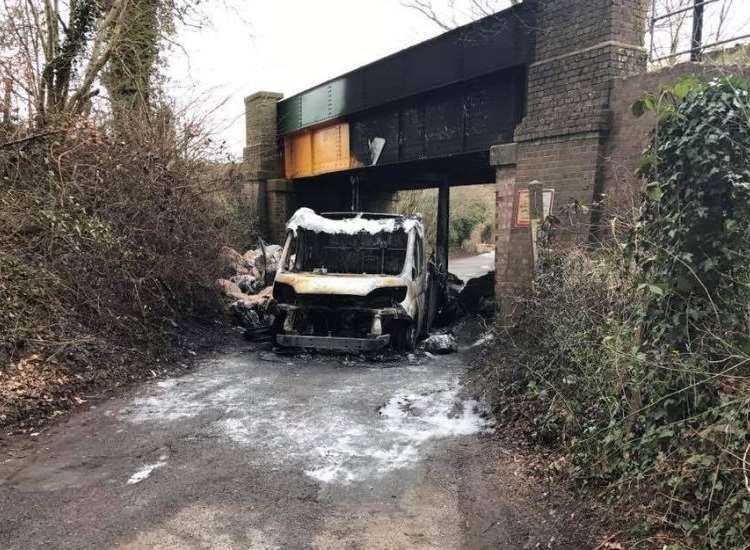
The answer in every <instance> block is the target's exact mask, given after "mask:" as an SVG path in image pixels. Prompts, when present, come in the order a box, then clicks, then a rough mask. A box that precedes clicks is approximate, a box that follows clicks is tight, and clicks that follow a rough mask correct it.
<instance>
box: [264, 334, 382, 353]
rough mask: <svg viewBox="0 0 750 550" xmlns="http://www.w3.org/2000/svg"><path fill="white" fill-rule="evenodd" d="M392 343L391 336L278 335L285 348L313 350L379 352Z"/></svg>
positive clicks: (278, 342)
mask: <svg viewBox="0 0 750 550" xmlns="http://www.w3.org/2000/svg"><path fill="white" fill-rule="evenodd" d="M390 342H391V336H390V334H384V335H382V336H377V337H373V338H339V337H335V336H298V335H293V334H278V335H276V343H277V344H279V345H280V346H282V347H285V348H311V349H323V350H334V351H377V350H379V349H383V348H384V347H386V346H387V345H388V344H389V343H390Z"/></svg>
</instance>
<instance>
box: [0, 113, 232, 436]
mask: <svg viewBox="0 0 750 550" xmlns="http://www.w3.org/2000/svg"><path fill="white" fill-rule="evenodd" d="M38 136H39V137H35V135H34V134H32V135H30V136H25V137H24V138H23V139H21V140H19V139H18V137H17V136H16V137H15V138H12V137H10V136H9V133H8V132H6V133H5V134H0V181H1V182H2V184H1V185H0V211H2V216H0V295H2V300H3V303H2V306H0V374H1V377H0V386H1V387H3V389H6V390H7V389H8V388H13V391H10V390H9V391H3V392H0V395H1V396H2V397H0V424H3V423H4V422H12V421H17V420H21V419H23V418H24V417H25V415H26V414H28V413H30V412H32V411H33V410H34V409H35V408H39V407H40V406H42V408H47V409H50V410H51V409H52V408H58V407H63V408H64V405H61V404H60V403H59V400H57V399H56V398H55V397H54V396H55V395H57V394H63V395H66V396H68V397H66V399H69V400H70V399H73V397H72V396H73V395H74V394H75V391H76V388H79V389H80V387H85V386H86V385H89V384H92V383H98V381H101V380H102V379H103V378H108V377H110V378H111V377H115V378H117V377H118V376H120V377H121V378H123V379H127V377H129V376H131V375H132V372H130V371H128V368H126V365H125V363H128V362H130V363H137V362H139V361H141V362H143V364H144V365H145V364H146V362H147V361H148V360H150V359H153V358H155V357H159V356H160V355H163V354H164V353H167V352H168V351H170V349H171V348H170V346H169V344H170V343H171V342H172V333H173V332H174V327H175V325H176V323H177V322H183V321H187V320H189V319H190V318H192V317H193V316H201V317H207V316H208V315H210V314H213V313H215V312H216V311H218V309H219V305H220V303H219V298H218V296H217V294H216V292H215V291H214V290H213V281H214V279H215V278H216V276H217V273H218V269H219V268H218V266H217V261H218V260H217V259H218V251H219V249H220V248H221V246H223V245H225V244H231V243H230V241H231V240H232V239H233V238H234V237H235V236H236V232H235V229H236V228H235V227H233V225H232V223H231V219H232V216H231V215H229V212H230V211H229V209H228V205H229V204H230V203H229V201H226V200H225V201H223V202H224V208H222V207H221V206H220V205H221V202H217V200H216V196H217V195H218V194H219V192H223V193H230V190H231V189H233V188H236V187H237V186H238V185H239V183H238V180H239V178H240V176H241V174H239V172H238V171H234V170H226V169H225V170H219V171H217V170H216V169H215V162H211V161H213V160H214V159H215V158H216V157H215V156H214V155H213V153H215V152H216V151H215V150H214V149H213V148H212V146H211V143H210V141H209V140H208V138H207V136H205V135H204V133H203V132H202V130H201V126H200V125H199V124H197V123H195V122H192V121H187V120H184V119H180V118H179V117H176V116H175V115H174V114H173V113H172V111H171V110H169V109H162V110H161V111H159V112H157V113H154V114H153V115H152V116H150V117H148V118H141V117H132V118H128V119H121V120H120V121H119V122H118V129H117V131H116V132H115V131H114V130H112V126H111V125H110V124H108V123H106V122H105V123H103V124H97V123H95V122H92V121H90V120H86V119H72V120H70V121H69V122H68V123H66V124H65V125H60V126H58V127H55V128H54V129H50V130H48V131H45V132H43V133H40V134H39V135H38ZM31 365H33V367H32V366H31ZM118 369H119V370H118ZM131 370H132V369H131ZM136 370H137V369H136ZM118 373H119V374H118ZM71 388H72V389H71ZM68 394H70V395H68ZM45 400H46V401H45ZM45 402H48V403H49V404H48V405H44V403H45ZM48 412H49V411H48Z"/></svg>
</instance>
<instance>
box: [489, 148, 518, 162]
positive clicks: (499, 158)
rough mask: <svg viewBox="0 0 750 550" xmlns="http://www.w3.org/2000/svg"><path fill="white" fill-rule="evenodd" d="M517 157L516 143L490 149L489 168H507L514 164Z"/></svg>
mask: <svg viewBox="0 0 750 550" xmlns="http://www.w3.org/2000/svg"><path fill="white" fill-rule="evenodd" d="M517 157H518V144H517V143H504V144H502V145H493V146H492V147H490V166H508V165H512V164H516V159H517Z"/></svg>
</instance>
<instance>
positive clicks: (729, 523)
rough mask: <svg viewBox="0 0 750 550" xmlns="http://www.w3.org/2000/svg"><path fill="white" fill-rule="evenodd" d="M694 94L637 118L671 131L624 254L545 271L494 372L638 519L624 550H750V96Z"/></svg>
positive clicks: (565, 259)
mask: <svg viewBox="0 0 750 550" xmlns="http://www.w3.org/2000/svg"><path fill="white" fill-rule="evenodd" d="M685 82H687V81H683V82H680V83H678V86H675V87H674V88H672V89H666V88H665V89H663V90H662V91H661V93H660V95H659V98H658V99H656V98H655V97H654V96H650V97H651V98H652V99H653V101H650V102H646V103H647V105H645V107H644V105H640V106H639V108H638V110H643V111H647V110H648V109H653V110H655V111H656V114H657V118H658V120H659V121H660V124H659V126H658V128H657V130H656V131H655V133H654V140H653V144H652V146H651V147H650V148H649V149H648V150H647V152H646V154H645V162H644V168H643V174H644V175H645V176H646V178H647V179H646V186H645V188H644V198H643V206H642V210H641V216H640V221H639V222H638V224H637V226H636V227H634V228H632V230H631V236H630V238H629V240H628V244H627V245H623V246H619V245H617V243H613V244H612V245H611V246H609V247H605V248H602V249H600V250H599V251H598V252H597V253H596V254H594V255H592V254H591V253H589V252H582V251H576V250H574V251H571V252H567V253H565V254H560V255H554V254H551V255H549V256H547V257H544V258H543V265H542V266H541V268H540V271H539V273H538V276H537V280H536V285H535V289H534V292H533V294H532V295H531V296H530V297H529V298H528V299H527V300H526V301H525V303H524V305H525V307H524V310H523V314H522V316H521V319H520V321H519V324H518V326H517V327H516V328H515V329H514V330H513V331H512V332H511V335H510V336H511V337H512V338H511V339H510V340H503V341H501V346H502V349H501V350H499V351H500V352H501V353H500V357H501V359H500V361H501V362H502V363H503V364H504V365H505V366H506V368H505V369H497V368H494V371H495V372H498V371H499V372H501V373H502V374H503V376H502V377H501V379H500V380H499V383H500V387H501V396H500V398H499V402H500V403H503V406H507V404H508V402H509V401H512V402H515V403H516V406H517V409H516V410H518V411H521V412H523V413H525V415H526V417H527V419H528V421H529V423H530V425H531V426H532V435H533V436H534V437H535V438H536V439H537V440H538V441H540V442H544V443H546V444H554V445H556V446H558V447H559V448H560V449H561V450H562V451H563V452H564V453H565V454H566V455H567V459H568V460H567V464H568V466H569V468H568V474H569V475H570V476H571V477H572V478H573V479H574V480H576V481H577V482H578V484H579V486H580V487H583V488H588V489H596V490H597V491H598V490H603V491H604V494H605V495H606V496H607V498H608V499H609V500H610V501H611V502H612V503H613V504H617V505H618V506H619V507H620V508H619V509H622V510H632V511H634V512H632V517H631V518H630V521H629V522H628V524H629V525H630V526H631V528H630V529H629V530H628V531H627V533H629V534H630V535H632V538H633V540H639V541H640V543H639V544H637V545H636V544H631V545H628V547H633V548H669V549H673V548H674V549H677V548H707V549H714V550H719V549H721V550H725V549H747V548H748V544H749V543H750V487H748V486H747V478H746V476H747V474H748V464H746V462H745V458H746V453H747V451H748V446H749V445H750V345H748V340H747V335H748V329H747V327H748V308H749V307H750V296H748V293H747V283H748V274H747V266H748V257H749V253H750V250H749V248H750V212H749V211H748V208H749V205H750V202H748V201H750V194H749V192H748V189H749V188H750V171H749V167H750V155H749V152H750V94H748V90H749V89H750V85H748V83H746V82H744V81H741V80H738V79H731V78H727V79H721V80H717V81H713V82H711V83H708V84H701V83H698V82H697V81H695V80H691V81H689V82H691V83H692V84H690V85H689V86H688V85H687V84H685ZM678 87H679V89H677V88H678ZM675 90H676V91H675ZM633 525H637V526H638V527H637V528H632V526H633Z"/></svg>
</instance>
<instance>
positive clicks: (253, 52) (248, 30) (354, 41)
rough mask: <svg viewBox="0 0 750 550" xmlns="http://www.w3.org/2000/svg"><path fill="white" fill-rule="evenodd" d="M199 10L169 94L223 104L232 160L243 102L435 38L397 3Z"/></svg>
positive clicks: (224, 4)
mask: <svg viewBox="0 0 750 550" xmlns="http://www.w3.org/2000/svg"><path fill="white" fill-rule="evenodd" d="M438 1H439V2H442V3H443V4H445V5H447V3H448V2H450V1H451V0H438ZM457 1H458V3H459V4H460V2H461V0H457ZM482 1H490V2H492V3H493V6H496V7H497V8H502V7H503V6H504V4H505V3H507V2H506V0H482ZM734 2H735V4H738V5H739V7H738V16H737V17H735V18H734V20H733V25H734V26H739V27H740V28H742V27H743V26H744V27H745V29H747V24H746V23H747V21H748V19H750V0H734ZM204 10H205V13H206V15H207V16H208V18H209V19H210V24H209V26H207V27H204V28H202V29H200V30H194V29H184V30H183V31H181V33H180V36H179V37H178V41H177V42H178V43H179V44H180V45H181V48H183V49H184V51H183V49H180V48H172V51H171V53H170V54H169V57H168V59H167V63H168V75H169V77H170V85H169V89H170V91H171V93H172V94H173V95H174V96H175V97H176V98H177V99H178V101H181V102H183V103H184V102H186V101H189V100H191V98H195V97H197V96H200V98H201V105H202V107H203V108H204V109H206V110H209V109H210V108H213V107H214V106H216V105H218V104H219V103H221V102H222V100H226V103H225V104H224V105H223V106H222V107H221V108H220V109H219V110H218V111H217V113H216V115H215V116H214V120H215V122H216V125H217V130H218V132H219V134H220V136H221V137H222V138H223V139H225V140H226V141H227V143H228V146H229V149H230V151H231V152H232V153H233V154H234V155H235V156H237V157H239V156H240V155H241V153H242V148H243V146H244V119H243V115H244V112H243V109H244V102H243V98H244V97H245V96H247V95H250V94H251V93H253V92H256V91H258V90H267V91H274V92H282V93H284V94H285V95H286V96H289V95H293V94H295V93H297V92H299V91H302V90H304V89H306V88H309V87H311V86H313V85H315V84H318V83H320V82H323V81H324V80H327V79H329V78H332V77H335V76H337V75H339V74H341V73H344V72H347V71H349V70H351V69H354V68H356V67H359V66H361V65H364V64H366V63H369V62H371V61H374V60H376V59H378V58H380V57H383V56H385V55H388V54H390V53H393V52H396V51H399V50H401V49H403V48H406V47H408V46H411V45H413V44H416V43H418V42H421V41H423V40H426V39H428V38H430V37H432V36H435V35H437V34H439V33H440V32H441V31H440V29H439V28H438V27H437V26H436V25H435V24H434V23H432V22H430V21H428V20H427V19H426V18H425V17H424V16H422V15H421V14H419V13H417V12H416V11H414V10H409V9H407V8H405V7H403V6H402V5H401V2H400V0H208V1H207V2H206V7H205V8H204ZM463 15H464V17H463V19H465V18H466V14H463ZM745 32H750V29H747V30H745Z"/></svg>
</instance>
